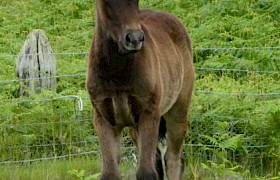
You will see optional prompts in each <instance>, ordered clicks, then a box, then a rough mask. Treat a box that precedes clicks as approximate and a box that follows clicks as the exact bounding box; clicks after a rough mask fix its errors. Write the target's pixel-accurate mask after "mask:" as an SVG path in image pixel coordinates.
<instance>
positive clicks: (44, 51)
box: [16, 29, 56, 96]
mask: <svg viewBox="0 0 280 180" xmlns="http://www.w3.org/2000/svg"><path fill="white" fill-rule="evenodd" d="M16 72H17V76H18V78H19V79H20V80H23V82H24V83H23V84H22V83H21V86H20V90H19V95H20V96H25V95H28V94H27V92H26V91H25V90H24V89H25V88H26V87H27V88H29V89H30V90H31V91H34V92H35V93H39V92H40V91H41V89H52V90H53V91H55V90H56V88H55V85H56V78H55V77H54V76H55V75H56V59H55V56H54V54H53V52H52V49H51V46H50V44H49V42H48V38H47V36H46V34H45V32H44V31H43V30H40V29H36V30H34V31H32V32H31V33H29V35H28V37H27V39H26V40H25V42H24V45H23V47H22V49H21V51H20V54H19V56H18V58H17V64H16Z"/></svg>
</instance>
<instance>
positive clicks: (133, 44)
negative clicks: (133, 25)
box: [121, 29, 145, 53]
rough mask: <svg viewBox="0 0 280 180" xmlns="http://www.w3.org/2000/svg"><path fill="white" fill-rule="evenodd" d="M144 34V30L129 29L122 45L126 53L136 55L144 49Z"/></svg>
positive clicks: (124, 35) (122, 40)
mask: <svg viewBox="0 0 280 180" xmlns="http://www.w3.org/2000/svg"><path fill="white" fill-rule="evenodd" d="M144 39H145V37H144V32H143V31H142V29H128V30H126V31H125V33H124V34H123V37H122V39H121V44H122V47H123V51H124V52H126V53H136V52H137V51H139V50H140V49H141V48H142V45H143V42H144Z"/></svg>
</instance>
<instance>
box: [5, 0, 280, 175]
mask: <svg viewBox="0 0 280 180" xmlns="http://www.w3.org/2000/svg"><path fill="white" fill-rule="evenodd" d="M140 3H141V6H142V7H145V8H153V9H157V10H162V11H166V12H170V13H173V14H175V15H176V16H178V17H179V18H180V19H181V20H182V22H183V24H184V25H185V26H186V27H187V28H188V31H189V32H190V35H191V37H192V41H193V47H194V48H195V50H194V61H195V65H196V67H200V69H198V70H197V72H196V85H195V86H196V87H195V89H196V92H195V93H194V96H193V103H192V107H191V111H190V112H191V114H190V133H189V135H188V137H187V138H186V142H188V144H195V145H198V146H197V147H192V146H190V147H189V146H186V147H185V150H186V157H187V160H188V163H187V164H188V168H187V170H188V172H187V173H186V174H187V176H188V178H189V177H191V178H190V179H199V178H202V179H203V178H204V177H213V178H216V179H220V178H224V179H239V178H246V177H258V178H267V179H268V178H271V179H273V178H277V177H279V172H280V169H279V167H280V142H279V139H280V134H279V132H280V130H279V129H280V124H279V122H280V119H279V117H280V113H279V112H280V109H279V108H280V99H279V94H278V95H277V94H275V95H273V93H277V92H278V93H279V92H280V85H279V79H280V77H279V73H272V74H271V73H269V72H262V73H253V72H249V71H248V72H247V71H237V70H236V71H232V72H229V71H224V70H222V69H240V70H253V71H255V70H257V71H275V72H276V71H280V61H279V57H280V51H279V49H270V50H267V49H262V50H261V49H244V50H242V49H230V50H229V49H223V50H221V49H215V47H224V48H248V47H270V46H271V47H275V46H279V45H280V32H279V29H280V23H279V22H280V16H279V14H280V3H279V2H278V1H277V0H248V1H242V0H194V1H191V0H147V1H144V0H142V1H140ZM94 15H95V4H94V3H93V1H91V0H73V1H63V0H39V1H34V0H25V1H22V0H13V1H9V0H1V1H0V49H1V52H0V59H1V65H0V66H1V68H0V84H1V85H0V99H1V102H0V108H1V114H0V158H1V161H13V160H22V159H36V158H42V157H50V156H59V155H64V154H68V155H71V154H75V153H79V152H86V151H92V150H93V151H94V150H97V149H98V143H97V139H96V136H95V135H94V131H93V130H92V120H91V119H92V108H91V104H90V102H89V100H88V99H87V98H83V109H84V110H83V111H79V108H78V103H79V98H77V97H86V96H87V93H86V90H85V85H84V84H85V74H86V73H85V71H86V57H85V56H84V55H77V54H76V55H75V54H73V55H61V54H58V55H57V56H56V58H57V72H58V76H59V78H58V83H57V87H56V89H57V92H50V91H43V92H42V93H41V94H39V95H36V94H34V93H32V92H29V94H30V96H29V97H21V98H19V97H18V89H19V87H20V83H19V82H17V81H9V80H13V79H16V74H15V59H16V54H18V53H19V51H20V48H21V46H22V45H23V42H24V40H25V38H26V36H27V34H28V33H29V32H31V31H32V30H33V29H38V28H41V29H44V30H45V31H46V33H47V36H48V38H49V41H50V44H51V45H52V49H53V50H54V52H55V53H73V52H88V49H89V47H90V42H91V39H92V35H93V32H94V26H95V18H94ZM208 47H211V48H214V49H202V50H201V49H199V48H208ZM5 54H9V55H14V56H6V55H5ZM205 68H210V69H220V70H215V71H213V70H212V71H209V70H207V69H205ZM65 74H80V76H75V77H72V76H69V77H68V76H61V75H65ZM6 80H8V81H6ZM213 92H214V93H213ZM267 93H271V94H267ZM62 96H63V97H64V98H61V97H62ZM126 135H127V132H124V136H125V138H124V145H125V146H131V141H130V140H129V139H128V138H127V136H126ZM206 145H210V146H206ZM252 146H256V147H255V148H249V147H252ZM132 151H133V150H131V149H129V150H125V152H124V153H123V154H124V155H125V156H126V157H127V159H129V158H130V157H129V156H131V154H132V153H133V152H132ZM260 164H261V166H260ZM130 168H131V166H130ZM71 169H75V170H73V171H70V172H69V173H68V174H67V175H65V174H63V175H62V176H59V177H69V176H71V178H73V177H75V178H76V179H77V178H78V179H86V178H88V177H89V178H93V179H94V178H95V177H93V176H95V175H97V174H96V173H97V172H99V171H98V170H97V171H95V172H91V171H89V170H88V169H85V167H82V168H80V169H78V168H76V167H71V168H69V169H68V170H71ZM83 170H85V171H83ZM64 172H67V171H64ZM189 172H190V173H189ZM19 173H20V172H19ZM90 174H94V175H93V176H90ZM1 177H2V176H1ZM5 177H6V176H5ZM42 177H44V175H42ZM42 177H40V178H37V179H42ZM55 178H56V177H55ZM55 178H53V179H55ZM69 178H70V177H69ZM6 179H7V178H6ZM18 179H21V178H20V177H19V178H18ZM27 179H30V178H27Z"/></svg>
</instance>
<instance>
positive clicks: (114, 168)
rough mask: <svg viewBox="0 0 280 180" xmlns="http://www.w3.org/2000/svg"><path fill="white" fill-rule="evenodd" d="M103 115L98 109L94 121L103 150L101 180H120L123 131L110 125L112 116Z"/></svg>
mask: <svg viewBox="0 0 280 180" xmlns="http://www.w3.org/2000/svg"><path fill="white" fill-rule="evenodd" d="M105 115H106V116H102V115H101V113H99V111H98V110H97V109H96V118H95V120H94V125H95V129H96V132H97V136H98V141H99V144H100V148H101V158H102V176H101V180H120V179H121V177H120V174H119V168H118V165H119V160H120V134H121V129H120V128H117V127H115V126H113V125H112V124H111V123H110V120H109V119H108V118H110V116H108V114H105Z"/></svg>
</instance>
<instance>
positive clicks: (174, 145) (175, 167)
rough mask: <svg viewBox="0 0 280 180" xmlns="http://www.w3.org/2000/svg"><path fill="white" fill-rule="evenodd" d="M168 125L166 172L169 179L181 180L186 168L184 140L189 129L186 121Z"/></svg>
mask: <svg viewBox="0 0 280 180" xmlns="http://www.w3.org/2000/svg"><path fill="white" fill-rule="evenodd" d="M167 127H168V130H167V142H168V147H167V151H166V154H165V162H166V174H167V177H168V179H169V180H171V179H172V180H181V179H182V175H183V169H184V168H183V167H184V164H183V163H182V159H183V157H182V155H183V142H184V138H185V134H186V130H187V128H186V123H170V124H168V125H167Z"/></svg>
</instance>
